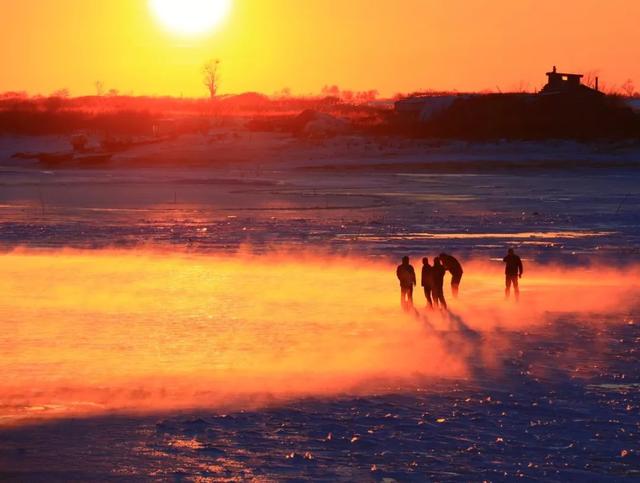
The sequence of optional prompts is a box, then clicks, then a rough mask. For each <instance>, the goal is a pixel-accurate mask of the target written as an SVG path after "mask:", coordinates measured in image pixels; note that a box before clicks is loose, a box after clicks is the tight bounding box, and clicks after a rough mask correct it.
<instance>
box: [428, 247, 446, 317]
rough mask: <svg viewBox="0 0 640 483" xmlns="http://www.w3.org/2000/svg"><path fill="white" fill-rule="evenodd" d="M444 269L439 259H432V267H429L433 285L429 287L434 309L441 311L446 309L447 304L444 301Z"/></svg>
mask: <svg viewBox="0 0 640 483" xmlns="http://www.w3.org/2000/svg"><path fill="white" fill-rule="evenodd" d="M445 273H446V269H445V268H444V265H442V262H441V261H440V258H439V257H436V258H434V259H433V267H431V277H432V278H431V280H433V285H432V286H431V293H432V295H433V303H434V304H435V306H436V307H438V306H439V307H440V308H441V309H446V308H447V302H446V301H445V299H444V274H445Z"/></svg>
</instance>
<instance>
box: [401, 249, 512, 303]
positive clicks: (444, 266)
mask: <svg viewBox="0 0 640 483" xmlns="http://www.w3.org/2000/svg"><path fill="white" fill-rule="evenodd" d="M503 261H504V263H505V277H506V280H505V283H506V286H505V297H506V298H509V296H510V293H511V287H512V286H513V289H514V293H515V297H516V300H518V299H519V297H520V287H519V284H518V279H520V278H521V277H522V272H523V267H522V260H521V259H520V257H519V256H518V255H516V254H515V252H514V251H513V249H512V248H509V250H508V252H507V256H506V257H504V259H503ZM447 272H449V273H451V293H452V295H453V297H454V298H457V297H458V292H459V290H460V282H461V281H462V274H463V273H464V271H463V270H462V265H461V264H460V262H459V261H458V259H457V258H455V257H454V256H452V255H449V254H448V253H441V254H440V255H438V256H437V257H435V258H434V259H433V265H429V259H428V258H427V257H425V258H423V259H422V274H421V278H420V285H422V288H423V289H424V296H425V298H426V299H427V307H429V308H434V307H435V308H441V309H446V308H447V302H446V300H445V298H444V276H445V274H446V273H447ZM396 276H397V277H398V280H399V281H400V304H401V305H402V308H404V309H405V310H406V309H410V308H411V307H413V287H414V286H416V285H417V280H416V272H415V270H414V268H413V266H412V265H411V264H410V263H409V257H403V258H402V263H401V264H400V265H398V268H397V270H396Z"/></svg>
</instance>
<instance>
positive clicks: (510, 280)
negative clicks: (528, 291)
mask: <svg viewBox="0 0 640 483" xmlns="http://www.w3.org/2000/svg"><path fill="white" fill-rule="evenodd" d="M502 261H503V262H504V263H505V264H506V265H505V269H504V274H505V285H506V286H505V289H504V295H505V297H506V298H509V296H510V295H511V293H510V292H511V286H512V285H513V292H514V294H515V296H516V300H518V299H519V298H520V287H519V286H518V279H519V278H521V277H522V272H523V268H522V260H520V257H519V256H518V255H516V254H515V253H514V251H513V248H509V250H508V251H507V256H506V257H504V258H503V259H502Z"/></svg>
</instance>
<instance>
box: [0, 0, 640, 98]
mask: <svg viewBox="0 0 640 483" xmlns="http://www.w3.org/2000/svg"><path fill="white" fill-rule="evenodd" d="M639 18H640V1H636V0H607V1H603V0H562V1H557V0H484V1H482V0H446V1H445V0H389V1H385V0H234V6H233V9H232V13H231V15H230V16H229V18H227V20H226V21H225V22H224V24H223V25H222V26H221V27H220V28H219V29H218V30H217V31H216V32H214V33H212V34H211V35H208V36H205V37H202V38H199V39H184V38H180V37H177V36H175V35H172V34H170V33H169V32H167V31H166V30H165V29H163V28H162V27H160V26H159V25H158V24H157V23H156V21H155V20H154V18H153V17H152V15H151V14H150V12H149V9H148V2H147V0H0V39H1V41H2V47H0V91H7V90H26V91H29V92H31V93H43V94H46V93H50V92H52V91H54V90H57V89H61V88H69V89H70V91H71V93H72V94H73V95H81V94H92V93H95V91H96V88H95V81H97V80H100V81H102V82H103V83H104V86H105V87H106V89H110V88H115V89H119V90H120V91H121V92H123V93H134V94H170V95H181V94H182V95H185V96H205V95H206V91H205V89H204V87H203V86H202V85H201V82H200V67H201V65H202V64H203V63H204V61H205V60H206V59H207V58H210V57H219V58H220V59H222V62H223V64H222V65H223V84H222V92H223V93H224V92H227V93H228V92H241V91H248V90H255V91H261V92H266V93H272V92H275V91H278V90H281V89H282V88H284V87H289V88H291V89H292V90H293V92H294V93H297V94H303V93H312V92H314V93H315V92H319V91H320V89H321V88H322V86H323V85H325V84H338V85H339V86H341V87H343V88H349V89H355V90H365V89H378V90H379V91H380V92H381V93H383V94H386V95H389V94H394V93H397V92H407V91H412V90H417V89H426V88H433V89H457V90H461V91H466V90H484V89H492V90H496V89H497V88H500V89H501V90H513V89H517V88H520V87H528V88H538V87H540V86H541V84H542V83H543V82H544V72H546V71H547V70H549V69H550V68H551V66H552V65H553V64H557V65H558V67H559V68H561V69H562V70H571V71H580V72H587V71H597V72H598V74H599V75H600V78H601V82H603V83H604V84H605V86H608V87H612V86H619V85H621V84H622V83H624V82H625V81H626V80H627V79H629V78H631V79H634V80H636V81H637V83H638V84H640V55H639V54H640V29H639V28H637V22H638V19H639Z"/></svg>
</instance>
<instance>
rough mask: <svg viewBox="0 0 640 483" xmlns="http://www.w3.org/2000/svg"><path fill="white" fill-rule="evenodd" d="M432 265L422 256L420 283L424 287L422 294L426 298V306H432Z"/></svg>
mask: <svg viewBox="0 0 640 483" xmlns="http://www.w3.org/2000/svg"><path fill="white" fill-rule="evenodd" d="M432 272H433V267H432V266H431V265H429V259H428V258H427V257H424V258H423V259H422V276H421V277H420V284H421V285H422V288H423V289H424V296H425V298H426V299H427V306H428V307H429V308H433V300H432V299H431V293H432V291H433V288H432V287H433V273H432Z"/></svg>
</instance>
